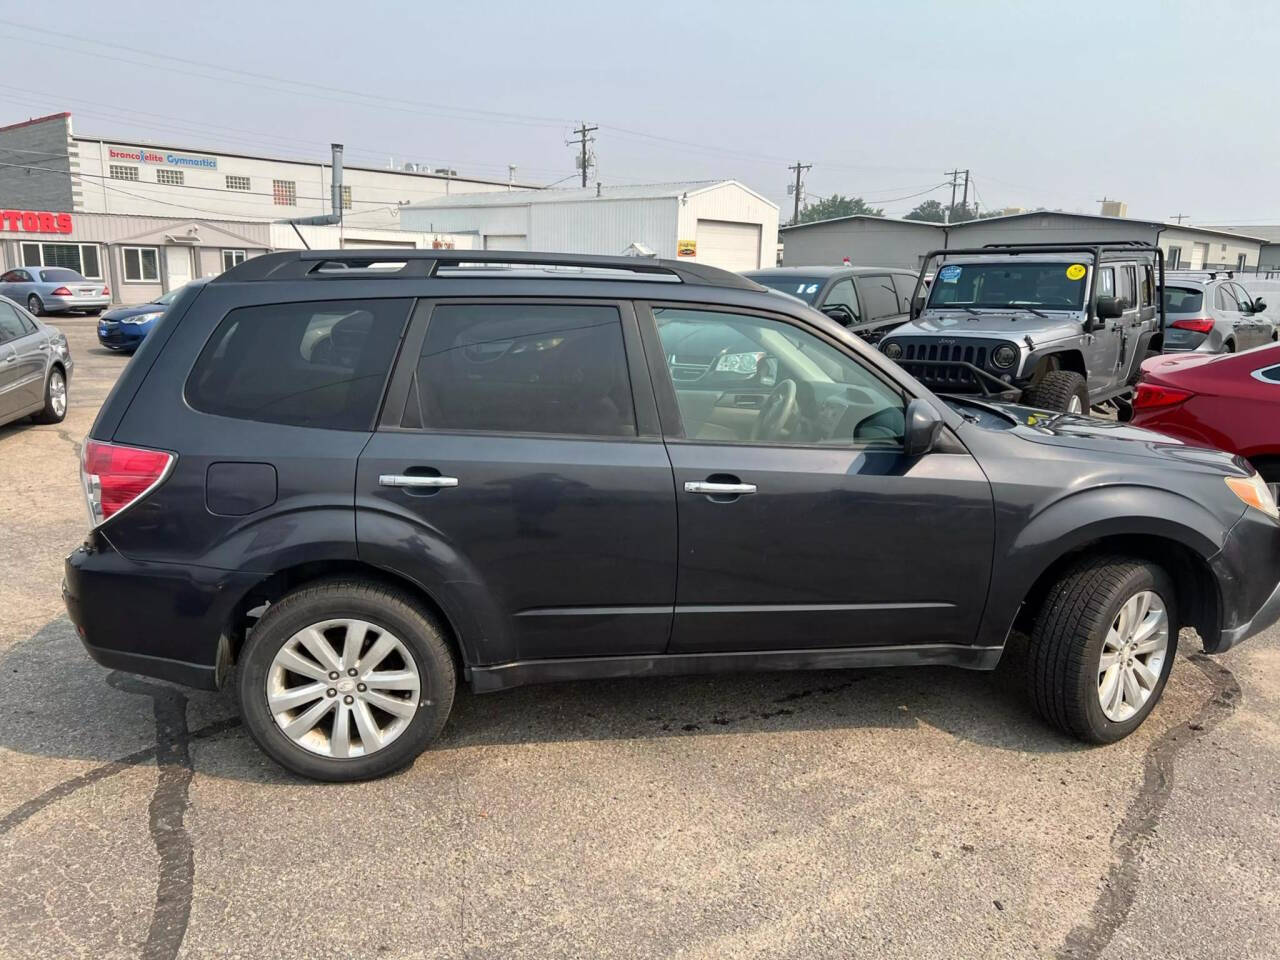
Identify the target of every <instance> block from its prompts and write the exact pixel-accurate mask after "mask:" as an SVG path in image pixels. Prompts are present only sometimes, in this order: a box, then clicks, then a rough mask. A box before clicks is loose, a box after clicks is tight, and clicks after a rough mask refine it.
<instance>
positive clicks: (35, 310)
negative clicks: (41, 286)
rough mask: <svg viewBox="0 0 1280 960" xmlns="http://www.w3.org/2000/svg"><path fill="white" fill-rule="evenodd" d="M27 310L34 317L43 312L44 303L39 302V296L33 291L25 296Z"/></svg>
mask: <svg viewBox="0 0 1280 960" xmlns="http://www.w3.org/2000/svg"><path fill="white" fill-rule="evenodd" d="M27 312H29V313H30V314H32V315H33V316H36V317H38V316H40V315H41V314H43V313H44V304H43V303H41V302H40V298H39V297H37V296H36V295H35V294H34V293H33V294H32V295H31V296H29V297H27Z"/></svg>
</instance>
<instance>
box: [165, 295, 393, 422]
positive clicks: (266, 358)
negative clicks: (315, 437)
mask: <svg viewBox="0 0 1280 960" xmlns="http://www.w3.org/2000/svg"><path fill="white" fill-rule="evenodd" d="M409 305H410V301H408V300H334V301H324V302H313V303H281V304H272V305H269V306H260V307H242V308H240V309H239V310H232V311H231V312H230V313H229V314H227V316H226V318H225V319H223V321H222V322H221V323H220V324H218V329H217V330H215V331H214V333H213V336H212V337H210V338H209V342H208V343H207V344H205V348H204V350H202V351H201V353H200V356H199V358H198V359H197V360H196V365H195V367H194V368H193V369H192V371H191V376H190V377H189V378H188V379H187V402H188V403H189V404H191V406H192V407H194V408H195V409H197V410H201V411H203V412H205V413H215V414H218V415H220V416H224V417H237V418H239V419H242V420H262V421H266V422H268V423H285V424H291V425H293V426H299V427H325V428H328V429H333V430H369V429H371V428H372V425H373V420H374V417H375V415H376V414H377V412H378V406H379V404H380V403H381V401H382V391H383V388H384V387H385V385H386V382H387V377H388V375H389V374H390V371H391V363H392V360H393V358H394V356H395V352H396V347H397V345H398V344H399V342H400V337H401V335H402V334H403V332H404V327H405V321H406V319H407V318H408V315H409Z"/></svg>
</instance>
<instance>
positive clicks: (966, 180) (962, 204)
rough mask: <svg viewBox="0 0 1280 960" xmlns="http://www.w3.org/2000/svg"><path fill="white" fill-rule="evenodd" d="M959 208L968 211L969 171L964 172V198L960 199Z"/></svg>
mask: <svg viewBox="0 0 1280 960" xmlns="http://www.w3.org/2000/svg"><path fill="white" fill-rule="evenodd" d="M960 209H961V210H963V211H964V212H965V213H968V212H969V171H968V170H966V171H965V172H964V199H963V200H961V201H960Z"/></svg>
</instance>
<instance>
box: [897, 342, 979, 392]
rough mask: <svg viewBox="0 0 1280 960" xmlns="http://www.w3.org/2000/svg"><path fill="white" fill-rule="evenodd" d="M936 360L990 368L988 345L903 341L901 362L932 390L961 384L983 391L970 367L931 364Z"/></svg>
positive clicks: (948, 388)
mask: <svg viewBox="0 0 1280 960" xmlns="http://www.w3.org/2000/svg"><path fill="white" fill-rule="evenodd" d="M931 361H932V362H934V363H971V364H973V365H974V366H975V367H977V368H978V369H979V370H985V369H987V348H986V347H982V346H974V345H973V344H963V343H903V344H902V357H901V359H899V360H898V364H899V365H900V366H902V367H903V368H904V369H906V371H907V372H908V373H910V374H911V375H912V376H913V377H915V378H916V379H917V380H919V381H920V382H921V383H923V384H924V385H925V386H926V387H928V388H929V389H930V390H934V389H938V390H954V389H955V388H957V387H960V388H967V389H971V390H980V389H981V388H980V387H979V386H978V378H977V377H975V376H974V374H973V371H972V370H970V369H968V368H967V367H960V366H930V365H929V364H930V362H931Z"/></svg>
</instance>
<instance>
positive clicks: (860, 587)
mask: <svg viewBox="0 0 1280 960" xmlns="http://www.w3.org/2000/svg"><path fill="white" fill-rule="evenodd" d="M668 448H669V450H670V452H671V462H672V465H673V466H674V468H675V477H676V490H677V496H678V497H679V512H680V579H679V585H678V587H677V591H676V616H675V624H674V626H673V628H672V635H671V646H670V651H671V652H673V653H687V652H696V651H730V650H779V649H788V648H813V647H852V646H881V645H902V644H920V643H971V642H972V641H973V637H974V635H975V633H976V631H977V626H978V620H979V618H980V616H981V613H982V606H983V601H984V599H985V597H986V593H987V585H988V580H989V576H990V560H991V546H992V536H993V514H992V504H991V493H990V488H989V486H988V484H987V480H986V477H985V476H984V475H983V473H982V471H981V470H980V469H979V468H978V465H977V463H976V462H975V461H974V460H973V458H972V457H970V456H969V455H968V454H967V453H959V454H930V455H929V456H926V457H922V458H919V459H917V460H915V461H908V460H907V458H905V456H904V455H903V454H902V453H901V452H900V451H877V450H857V449H832V450H820V449H804V448H787V447H769V446H746V445H743V446H737V445H728V444H697V443H687V442H686V443H680V442H677V443H671V444H669V445H668ZM708 477H716V478H734V479H736V480H738V481H741V482H744V483H749V484H753V485H755V487H756V491H755V492H754V493H751V494H747V495H742V496H739V497H737V498H736V499H734V500H732V501H729V502H717V501H716V500H715V499H713V498H712V497H709V496H706V495H702V494H695V493H687V492H685V484H686V483H688V482H697V481H704V480H706V479H707V478H708ZM722 499H723V498H722ZM944 531H945V533H944ZM942 536H945V542H940V537H942Z"/></svg>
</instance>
